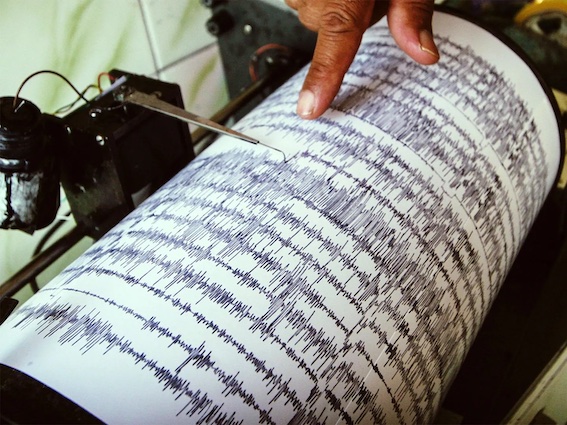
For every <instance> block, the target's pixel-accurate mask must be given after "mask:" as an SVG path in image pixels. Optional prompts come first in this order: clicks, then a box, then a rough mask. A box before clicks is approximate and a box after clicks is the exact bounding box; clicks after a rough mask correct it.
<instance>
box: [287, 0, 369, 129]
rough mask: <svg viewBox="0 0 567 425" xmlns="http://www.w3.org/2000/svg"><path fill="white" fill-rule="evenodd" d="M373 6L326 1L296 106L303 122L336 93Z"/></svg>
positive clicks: (355, 0) (356, 1) (322, 109)
mask: <svg viewBox="0 0 567 425" xmlns="http://www.w3.org/2000/svg"><path fill="white" fill-rule="evenodd" d="M373 3H374V2H373V1H360V0H329V1H328V2H327V4H326V5H325V8H324V9H323V11H322V13H321V16H320V24H319V32H318V36H317V44H316V45H315V52H314V53H313V60H312V62H311V66H310V68H309V71H308V73H307V77H306V78H305V82H304V83H303V88H302V90H301V92H300V94H299V101H298V103H297V113H298V115H299V116H301V117H302V118H305V119H314V118H317V117H319V116H320V115H321V114H322V113H323V112H325V110H326V109H327V108H328V107H329V105H330V104H331V102H332V100H333V99H334V97H335V96H336V94H337V93H338V91H339V88H340V86H341V83H342V80H343V77H344V75H345V74H346V72H347V70H348V68H349V66H350V64H351V63H352V61H353V59H354V56H355V54H356V52H357V50H358V47H359V46H360V41H361V39H362V35H363V34H364V31H365V30H366V28H367V27H368V24H369V22H370V18H371V16H372V10H373Z"/></svg>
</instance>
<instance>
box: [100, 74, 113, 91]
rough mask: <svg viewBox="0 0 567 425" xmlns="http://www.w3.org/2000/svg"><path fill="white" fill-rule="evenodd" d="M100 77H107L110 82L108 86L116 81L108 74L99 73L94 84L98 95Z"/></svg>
mask: <svg viewBox="0 0 567 425" xmlns="http://www.w3.org/2000/svg"><path fill="white" fill-rule="evenodd" d="M102 77H107V78H108V80H109V81H110V84H112V83H114V82H115V81H116V78H114V77H113V76H112V75H111V74H110V73H109V72H101V73H100V74H98V77H97V78H96V84H97V88H98V91H99V93H102Z"/></svg>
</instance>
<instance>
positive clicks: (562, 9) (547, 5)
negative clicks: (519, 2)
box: [514, 0, 567, 25]
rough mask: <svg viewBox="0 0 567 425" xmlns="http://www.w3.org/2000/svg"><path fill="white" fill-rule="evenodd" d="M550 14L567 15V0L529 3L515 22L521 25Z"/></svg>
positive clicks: (519, 13)
mask: <svg viewBox="0 0 567 425" xmlns="http://www.w3.org/2000/svg"><path fill="white" fill-rule="evenodd" d="M549 12H559V13H563V14H565V15H567V0H536V1H534V2H531V3H528V4H527V5H525V6H524V7H523V8H522V9H521V10H520V11H519V12H518V14H517V15H516V17H515V18H514V20H515V21H516V23H517V24H520V25H521V24H523V23H525V22H526V21H527V20H528V19H529V18H531V17H533V16H537V15H542V14H546V13H549Z"/></svg>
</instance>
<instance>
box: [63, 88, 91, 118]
mask: <svg viewBox="0 0 567 425" xmlns="http://www.w3.org/2000/svg"><path fill="white" fill-rule="evenodd" d="M91 89H98V87H97V86H96V85H94V84H89V85H88V86H87V87H85V89H84V90H83V91H82V92H81V94H82V95H83V97H84V96H85V94H86V93H87V92H88V91H89V90H91ZM83 97H77V99H75V100H74V101H73V102H71V103H69V104H67V105H65V106H62V107H60V108H59V109H57V110H56V111H55V112H53V115H60V114H64V113H66V112H68V111H70V110H71V109H72V108H73V107H74V106H75V105H76V104H77V102H79V101H81V100H82V99H83Z"/></svg>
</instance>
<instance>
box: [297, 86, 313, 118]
mask: <svg viewBox="0 0 567 425" xmlns="http://www.w3.org/2000/svg"><path fill="white" fill-rule="evenodd" d="M314 109H315V96H314V95H313V92H311V91H310V90H302V91H301V92H300V93H299V100H298V101H297V115H299V116H300V117H310V116H311V115H312V114H313V110H314Z"/></svg>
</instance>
